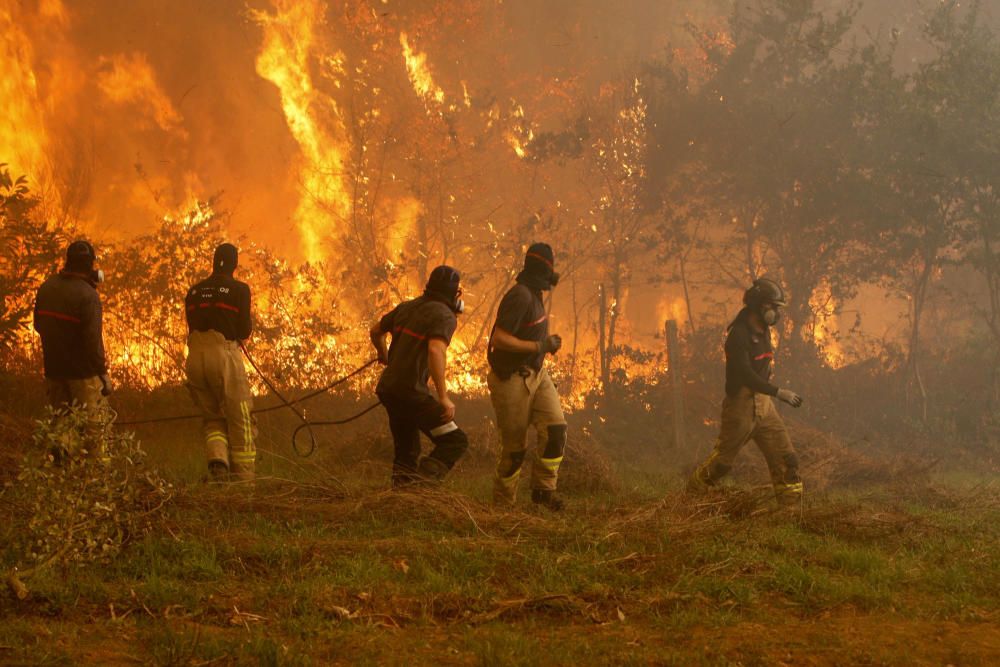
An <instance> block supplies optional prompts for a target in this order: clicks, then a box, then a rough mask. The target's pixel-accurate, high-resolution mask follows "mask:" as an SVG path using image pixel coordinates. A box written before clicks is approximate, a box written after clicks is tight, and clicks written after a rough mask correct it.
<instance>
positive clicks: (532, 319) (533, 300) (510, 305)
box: [486, 282, 549, 380]
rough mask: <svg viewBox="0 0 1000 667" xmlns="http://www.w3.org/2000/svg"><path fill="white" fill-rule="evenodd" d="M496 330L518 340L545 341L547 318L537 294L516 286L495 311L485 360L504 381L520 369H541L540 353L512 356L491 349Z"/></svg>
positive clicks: (540, 298) (542, 357)
mask: <svg viewBox="0 0 1000 667" xmlns="http://www.w3.org/2000/svg"><path fill="white" fill-rule="evenodd" d="M497 327H499V328H501V329H503V330H504V331H506V332H507V333H509V334H511V335H513V336H515V337H517V338H520V339H521V340H530V341H534V342H540V341H543V340H545V339H546V338H547V337H548V335H549V318H548V314H547V313H546V312H545V304H544V303H542V295H541V292H540V291H539V290H536V289H532V288H530V287H528V286H527V285H525V284H523V283H521V282H518V284H516V285H514V286H513V287H511V288H510V290H509V291H508V292H507V294H505V295H504V297H503V300H502V301H500V307H499V308H498V309H497V319H496V322H495V323H494V324H493V330H492V331H491V332H490V342H489V345H488V347H487V353H486V358H487V361H489V363H490V368H492V369H493V372H494V373H496V374H497V375H498V376H499V377H500V378H501V379H503V380H506V379H507V378H509V377H510V376H511V375H513V374H514V373H516V372H517V371H519V370H520V369H521V368H525V367H526V368H530V369H533V370H536V371H539V370H541V369H542V364H543V363H544V362H545V354H543V353H541V352H513V351H511V350H498V349H496V348H494V347H493V335H494V334H495V333H496V330H497Z"/></svg>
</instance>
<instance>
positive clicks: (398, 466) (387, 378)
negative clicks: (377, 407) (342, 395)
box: [370, 266, 469, 487]
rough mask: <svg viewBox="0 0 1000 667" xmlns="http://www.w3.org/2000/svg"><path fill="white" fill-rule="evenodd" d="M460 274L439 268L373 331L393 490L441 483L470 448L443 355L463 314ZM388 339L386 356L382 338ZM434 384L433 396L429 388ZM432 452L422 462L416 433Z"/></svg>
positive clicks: (446, 268)
mask: <svg viewBox="0 0 1000 667" xmlns="http://www.w3.org/2000/svg"><path fill="white" fill-rule="evenodd" d="M461 296H462V291H461V289H459V275H458V271H456V270H455V269H453V268H451V267H450V266H439V267H437V268H435V269H434V271H432V272H431V275H430V278H429V279H428V281H427V287H426V289H425V290H424V294H423V296H421V297H418V298H416V299H413V300H411V301H406V302H404V303H401V304H399V305H398V306H396V307H395V308H394V309H392V310H391V311H390V312H389V313H387V314H386V315H384V316H383V317H382V319H381V320H379V322H378V324H376V325H375V326H374V327H372V329H371V332H370V333H371V340H372V345H374V346H375V350H376V351H377V352H378V359H379V361H380V362H381V363H383V364H385V365H386V367H385V370H384V371H382V377H381V378H380V379H379V382H378V386H377V387H376V389H375V391H376V393H377V394H378V397H379V400H381V401H382V405H383V406H384V407H385V411H386V412H387V413H388V415H389V429H390V430H391V431H392V439H393V443H394V444H395V457H394V458H393V462H392V485H393V486H395V487H399V486H404V485H406V484H410V483H413V482H418V481H430V482H439V481H441V480H443V479H444V477H445V475H447V474H448V471H449V470H451V468H452V466H454V465H455V462H456V461H458V459H459V458H461V456H462V454H463V453H465V450H466V449H467V448H468V446H469V439H468V437H467V436H466V435H465V433H464V432H463V431H462V429H460V428H459V427H458V426H457V425H456V424H455V421H454V419H455V404H454V403H452V402H451V399H449V398H448V386H447V381H446V380H445V369H446V366H447V350H448V345H449V343H450V342H451V337H452V335H453V334H454V333H455V327H456V326H457V325H458V322H457V320H456V319H455V316H456V315H457V314H458V313H461V312H462V308H463V303H462V299H461ZM388 334H392V345H391V347H389V350H388V352H387V351H386V346H385V337H386V336H387V335H388ZM428 380H433V382H434V390H435V394H436V395H435V394H432V393H431V390H430V388H429V386H428V384H427V382H428ZM421 432H423V433H424V435H426V436H427V437H428V438H430V440H431V442H433V443H434V449H433V450H432V451H431V453H430V454H428V455H427V456H424V457H423V458H421V457H420V433H421Z"/></svg>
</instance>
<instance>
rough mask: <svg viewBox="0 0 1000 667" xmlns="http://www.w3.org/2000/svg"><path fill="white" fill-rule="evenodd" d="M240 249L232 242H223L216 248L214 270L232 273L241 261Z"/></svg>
mask: <svg viewBox="0 0 1000 667" xmlns="http://www.w3.org/2000/svg"><path fill="white" fill-rule="evenodd" d="M239 257H240V251H239V250H237V249H236V246H234V245H233V244H232V243H223V244H222V245H220V246H219V247H218V248H216V249H215V254H214V256H213V257H212V270H213V271H216V272H218V273H232V272H233V271H235V270H236V265H237V264H238V263H239Z"/></svg>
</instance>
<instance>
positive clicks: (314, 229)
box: [251, 0, 351, 262]
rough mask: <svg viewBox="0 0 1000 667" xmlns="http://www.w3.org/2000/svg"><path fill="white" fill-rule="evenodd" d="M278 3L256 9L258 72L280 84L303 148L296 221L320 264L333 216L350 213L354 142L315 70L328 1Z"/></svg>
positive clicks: (292, 126)
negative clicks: (348, 180) (348, 172)
mask: <svg viewBox="0 0 1000 667" xmlns="http://www.w3.org/2000/svg"><path fill="white" fill-rule="evenodd" d="M273 4H274V7H275V10H276V13H275V14H268V13H266V12H261V11H254V12H251V16H252V17H253V18H254V20H256V21H257V23H258V24H259V25H260V26H261V28H262V29H263V31H264V43H263V46H262V48H261V51H260V53H259V55H258V57H257V73H258V74H260V75H261V76H262V77H264V78H265V79H267V80H268V81H270V82H271V83H273V84H274V85H275V86H277V87H278V91H279V93H280V95H281V108H282V110H283V111H284V113H285V121H286V123H287V125H288V129H289V131H290V132H291V133H292V136H293V137H294V138H295V141H296V142H297V143H298V145H299V150H300V151H301V158H302V159H301V161H300V163H299V164H298V165H297V176H298V179H299V187H300V198H299V203H298V206H297V207H296V210H295V222H296V224H297V225H298V228H299V232H300V233H301V235H302V240H303V244H304V246H305V256H306V259H308V260H309V261H310V262H318V261H321V260H322V259H323V258H324V257H325V253H324V250H323V248H322V239H323V238H324V237H325V236H328V234H329V231H328V227H329V226H330V225H331V221H330V217H331V216H332V217H333V221H332V223H333V224H336V222H338V221H342V220H344V219H346V218H347V217H348V215H349V214H350V210H351V199H350V196H349V195H348V193H347V188H346V186H345V182H344V178H343V175H342V174H343V172H344V168H345V162H346V159H345V156H346V155H347V154H348V152H349V148H350V143H349V141H348V139H347V137H346V132H345V131H344V128H343V126H342V124H341V123H340V122H339V114H338V110H337V106H336V103H335V102H334V101H333V100H332V99H331V98H330V97H328V96H326V95H324V94H323V93H322V92H320V91H318V90H317V89H316V87H315V85H314V83H313V80H312V76H311V74H310V60H311V59H312V58H313V57H314V55H315V50H316V49H317V48H318V45H317V39H318V38H317V29H318V28H319V26H320V25H321V24H322V23H323V8H324V4H323V3H321V2H319V1H318V0H274V2H273ZM340 59H341V60H342V56H341V57H340ZM331 119H332V122H331Z"/></svg>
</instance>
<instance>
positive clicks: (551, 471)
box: [486, 243, 566, 510]
mask: <svg viewBox="0 0 1000 667" xmlns="http://www.w3.org/2000/svg"><path fill="white" fill-rule="evenodd" d="M554 261H555V258H554V255H553V253H552V248H551V247H550V246H549V245H548V244H547V243H535V244H533V245H532V246H531V247H529V248H528V251H527V253H526V254H525V257H524V270H523V271H521V273H519V274H518V276H517V284H516V285H514V286H513V287H512V288H510V290H509V291H508V292H507V294H506V295H504V297H503V300H502V301H501V302H500V307H499V308H498V310H497V319H496V323H495V324H494V325H493V331H492V332H491V333H490V342H489V347H488V353H487V359H488V361H489V364H490V371H489V375H487V377H486V382H487V385H488V386H489V389H490V400H491V402H492V403H493V410H494V412H495V413H496V419H497V429H498V430H499V432H500V461H499V463H498V464H497V470H496V476H495V477H494V482H493V501H494V502H495V503H497V504H500V505H511V504H513V503H514V500H515V498H516V495H517V486H518V479H519V478H520V475H521V466H522V464H523V463H524V459H525V456H526V453H527V444H526V439H527V435H528V429H529V428H531V427H533V428H534V429H535V431H536V433H537V435H538V440H537V446H536V447H535V454H534V458H533V460H532V465H531V500H532V502H534V503H537V504H540V505H544V506H546V507H548V508H549V509H552V510H560V509H562V507H563V503H562V501H561V500H560V499H559V498H557V497H556V496H555V490H556V481H557V479H558V476H559V466H560V464H561V463H562V459H563V450H564V449H565V448H566V419H565V417H564V416H563V412H562V407H561V406H560V404H559V394H558V392H556V387H555V385H554V384H553V383H552V378H550V377H549V374H548V371H546V370H545V367H544V362H545V355H546V354H555V353H556V352H558V351H559V348H560V347H561V346H562V338H560V337H559V336H558V335H555V334H552V335H550V334H549V322H548V313H547V312H546V310H545V304H544V303H543V302H542V292H544V291H546V290H550V289H552V287H554V286H555V284H556V283H557V282H558V280H559V274H558V273H556V272H555V271H554V270H553V267H554Z"/></svg>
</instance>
